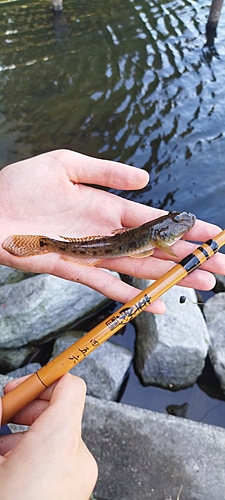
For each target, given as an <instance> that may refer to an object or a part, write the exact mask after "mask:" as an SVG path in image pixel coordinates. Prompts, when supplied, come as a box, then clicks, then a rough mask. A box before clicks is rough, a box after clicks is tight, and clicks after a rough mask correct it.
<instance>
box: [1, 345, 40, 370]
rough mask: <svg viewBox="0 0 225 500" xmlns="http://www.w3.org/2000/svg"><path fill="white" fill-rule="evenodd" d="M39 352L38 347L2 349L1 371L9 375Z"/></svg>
mask: <svg viewBox="0 0 225 500" xmlns="http://www.w3.org/2000/svg"><path fill="white" fill-rule="evenodd" d="M38 352H39V349H38V347H34V346H23V347H20V349H0V370H1V372H2V373H7V372H9V371H11V370H15V369H16V368H18V367H19V366H21V365H24V364H25V363H27V362H28V360H29V359H31V357H32V358H33V357H34V356H35V355H36V354H37V353H38Z"/></svg>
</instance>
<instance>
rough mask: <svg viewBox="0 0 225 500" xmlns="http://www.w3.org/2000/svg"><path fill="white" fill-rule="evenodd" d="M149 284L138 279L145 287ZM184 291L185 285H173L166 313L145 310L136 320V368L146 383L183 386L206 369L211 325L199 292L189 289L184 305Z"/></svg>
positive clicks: (167, 294) (166, 301) (176, 387)
mask: <svg viewBox="0 0 225 500" xmlns="http://www.w3.org/2000/svg"><path fill="white" fill-rule="evenodd" d="M149 284H150V282H149V280H135V285H136V286H138V287H139V288H142V289H143V288H146V287H147V286H149ZM183 293H184V289H183V288H182V287H180V286H176V287H173V288H172V289H171V290H169V291H168V292H166V293H165V294H164V295H163V296H162V299H163V300H164V302H165V303H166V308H167V309H166V312H165V314H163V315H154V314H151V313H150V314H148V313H143V314H141V315H139V316H137V318H136V320H135V323H136V325H137V342H136V353H135V367H136V370H137V373H138V374H139V376H140V378H141V379H142V381H143V383H144V384H153V385H159V386H161V387H165V388H170V389H180V388H182V387H188V386H190V385H192V384H194V383H195V381H196V379H197V378H198V377H199V375H200V374H201V372H202V369H203V367H204V363H205V358H206V355H207V352H208V345H209V335H208V331H207V326H206V323H205V321H204V318H203V315H202V313H201V311H200V309H199V307H198V305H196V300H197V299H196V293H195V291H194V290H193V289H186V290H185V296H186V298H187V300H186V302H185V303H184V304H180V302H179V298H180V296H181V295H183ZM192 302H195V304H193V303H192Z"/></svg>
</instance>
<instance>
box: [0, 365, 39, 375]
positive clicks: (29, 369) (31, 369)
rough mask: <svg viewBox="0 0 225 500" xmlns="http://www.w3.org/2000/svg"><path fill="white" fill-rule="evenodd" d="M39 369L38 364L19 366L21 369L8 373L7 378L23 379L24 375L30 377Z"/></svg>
mask: <svg viewBox="0 0 225 500" xmlns="http://www.w3.org/2000/svg"><path fill="white" fill-rule="evenodd" d="M40 368H41V364H40V363H28V365H25V366H21V368H17V369H16V370H12V371H11V372H8V373H7V376H8V377H13V378H19V377H24V375H30V374H31V373H35V372H36V371H37V370H39V369H40Z"/></svg>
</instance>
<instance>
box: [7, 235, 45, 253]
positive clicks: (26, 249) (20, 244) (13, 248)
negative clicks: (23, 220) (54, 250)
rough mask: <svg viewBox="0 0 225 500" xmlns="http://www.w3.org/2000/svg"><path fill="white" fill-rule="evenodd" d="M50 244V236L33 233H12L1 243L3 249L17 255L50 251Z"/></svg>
mask: <svg viewBox="0 0 225 500" xmlns="http://www.w3.org/2000/svg"><path fill="white" fill-rule="evenodd" d="M50 246H51V240H50V238H47V237H46V236H35V235H12V236H9V237H8V238H6V239H5V240H4V241H3V243H2V248H4V250H6V251H7V252H9V253H11V254H12V255H16V256H18V257H28V256H29V255H38V254H42V253H47V252H50V251H51V249H50Z"/></svg>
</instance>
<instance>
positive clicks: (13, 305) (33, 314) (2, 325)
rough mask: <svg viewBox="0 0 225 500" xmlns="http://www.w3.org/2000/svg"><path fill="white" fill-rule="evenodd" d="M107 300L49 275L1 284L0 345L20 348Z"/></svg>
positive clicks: (91, 310) (93, 291) (65, 324)
mask: <svg viewBox="0 0 225 500" xmlns="http://www.w3.org/2000/svg"><path fill="white" fill-rule="evenodd" d="M114 275H116V276H118V274H117V273H114ZM107 300H108V299H107V298H106V297H104V296H103V295H101V294H100V293H98V292H96V291H95V290H92V289H91V288H89V287H86V286H84V285H82V284H80V283H74V282H72V281H67V280H64V279H61V278H56V277H55V276H50V275H38V276H33V277H31V278H28V279H26V280H23V281H21V282H20V283H14V284H11V285H4V286H2V287H0V347H4V348H6V347H7V348H9V347H10V348H11V347H20V346H22V345H26V344H27V343H30V342H33V341H35V342H36V341H38V340H40V339H43V338H45V337H47V336H48V335H49V334H51V333H52V332H57V331H60V330H61V329H63V328H65V327H66V326H68V325H71V324H72V323H74V322H75V321H77V320H78V319H80V318H82V317H83V316H84V315H86V314H90V313H91V312H93V311H94V310H95V309H97V308H98V307H100V306H103V304H105V303H106V302H107Z"/></svg>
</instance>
